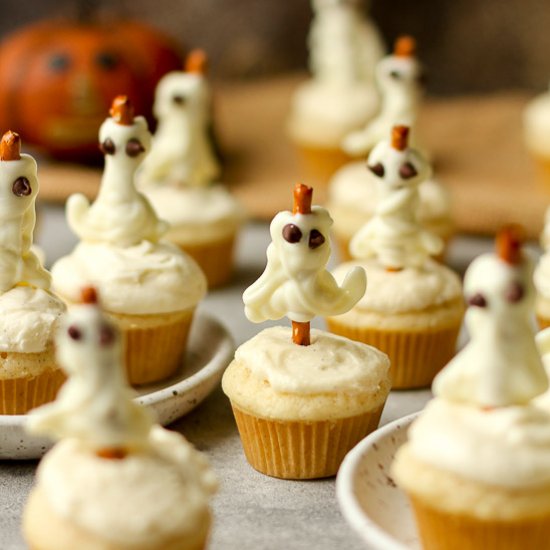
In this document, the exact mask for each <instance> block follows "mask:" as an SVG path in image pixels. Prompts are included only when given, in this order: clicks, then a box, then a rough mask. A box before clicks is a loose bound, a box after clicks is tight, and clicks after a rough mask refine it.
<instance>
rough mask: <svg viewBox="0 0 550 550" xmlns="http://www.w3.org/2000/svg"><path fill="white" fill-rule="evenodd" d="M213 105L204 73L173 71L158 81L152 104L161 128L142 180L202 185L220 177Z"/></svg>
mask: <svg viewBox="0 0 550 550" xmlns="http://www.w3.org/2000/svg"><path fill="white" fill-rule="evenodd" d="M210 108H211V98H210V90H209V87H208V83H207V81H206V79H205V77H204V76H203V75H202V74H198V73H186V72H181V71H174V72H171V73H168V74H167V75H165V76H164V77H163V78H162V79H161V80H160V81H159V83H158V85H157V89H156V94H155V104H154V107H153V110H154V113H155V116H156V117H157V119H158V128H157V131H156V133H155V136H154V138H153V144H152V148H151V152H150V153H149V154H148V155H147V157H146V159H145V162H144V163H143V166H142V169H141V173H140V175H139V176H140V181H142V182H143V183H144V184H151V185H159V184H160V185H162V184H166V183H168V184H171V185H176V186H199V187H201V186H205V185H208V184H210V183H211V182H213V181H214V180H215V179H216V178H217V177H219V175H220V166H219V164H218V161H217V160H216V156H215V154H214V151H213V148H212V143H211V139H210V135H209V132H210V124H211V119H210ZM160 212H162V213H164V212H163V211H160Z"/></svg>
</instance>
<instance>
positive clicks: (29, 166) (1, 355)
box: [0, 132, 65, 414]
mask: <svg viewBox="0 0 550 550" xmlns="http://www.w3.org/2000/svg"><path fill="white" fill-rule="evenodd" d="M20 151H21V141H20V139H19V136H18V135H17V134H16V133H14V132H7V133H5V134H4V136H3V137H2V141H1V142H0V185H1V188H2V189H3V191H2V192H1V194H0V225H1V226H2V231H1V233H0V267H1V269H0V414H24V413H26V412H27V411H29V410H30V409H32V408H34V407H37V406H38V405H42V404H44V403H47V402H48V401H52V400H53V399H54V398H55V395H56V393H57V390H58V389H59V388H60V386H61V384H62V383H63V380H64V378H65V377H64V375H63V373H62V371H61V370H60V369H59V368H58V367H57V364H56V361H55V356H54V345H53V332H54V330H55V327H56V324H57V321H58V318H59V316H60V315H61V314H62V313H63V312H64V311H65V305H64V304H63V302H62V301H61V300H60V299H59V298H57V297H56V296H55V295H54V294H53V293H52V292H50V286H51V277H50V274H49V273H48V272H47V271H46V270H45V269H44V268H43V267H42V265H41V263H40V260H39V259H38V257H37V256H36V254H35V253H34V252H33V250H32V249H31V247H32V239H33V231H34V223H35V201H36V195H37V193H38V179H37V174H36V162H35V160H34V159H33V158H32V157H31V156H30V155H25V154H21V152H20Z"/></svg>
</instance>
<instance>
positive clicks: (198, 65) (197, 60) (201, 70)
mask: <svg viewBox="0 0 550 550" xmlns="http://www.w3.org/2000/svg"><path fill="white" fill-rule="evenodd" d="M207 69H208V56H207V55H206V52H205V51H204V50H201V49H200V48H197V49H195V50H191V51H190V52H189V53H188V54H187V57H186V58H185V68H184V70H185V72H187V73H195V74H203V75H204V74H206V70H207Z"/></svg>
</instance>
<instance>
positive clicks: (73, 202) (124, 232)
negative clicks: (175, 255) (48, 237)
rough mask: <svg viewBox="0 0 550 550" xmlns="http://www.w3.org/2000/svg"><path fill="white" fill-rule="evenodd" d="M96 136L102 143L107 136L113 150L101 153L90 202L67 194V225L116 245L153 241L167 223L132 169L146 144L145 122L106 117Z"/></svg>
mask: <svg viewBox="0 0 550 550" xmlns="http://www.w3.org/2000/svg"><path fill="white" fill-rule="evenodd" d="M99 139H100V142H101V143H102V144H105V143H106V142H108V140H109V141H110V142H111V143H112V144H113V146H114V153H113V154H106V155H105V171H104V173H103V178H102V181H101V187H100V189H99V194H98V196H97V199H96V200H95V202H94V203H93V204H92V205H91V206H90V204H89V202H88V200H87V199H86V197H85V196H84V195H81V194H78V195H72V196H71V197H69V200H68V201H67V207H66V211H67V221H68V223H69V226H70V227H71V229H72V230H73V231H74V232H75V233H76V234H77V235H78V236H79V237H80V238H81V240H83V241H88V242H102V243H110V244H116V245H118V246H132V245H135V244H139V243H140V242H141V241H143V240H148V241H151V242H157V241H158V240H159V238H160V237H161V236H162V235H163V234H164V233H165V232H166V231H167V230H168V224H167V223H166V222H163V221H161V220H159V219H158V218H157V216H156V214H155V212H154V210H153V208H152V206H151V205H150V203H149V201H148V200H147V199H146V198H145V197H144V196H143V195H142V194H141V193H139V192H138V191H137V190H136V188H135V184H134V175H135V172H136V169H137V167H138V166H139V164H140V162H141V161H142V160H143V156H144V154H145V152H146V151H147V150H148V149H149V146H150V141H151V134H150V133H149V130H148V129H147V122H146V121H145V119H144V118H143V117H136V118H135V119H134V122H133V124H132V125H129V126H126V125H122V124H118V123H117V122H115V121H114V120H113V119H112V118H107V120H105V122H104V123H103V124H102V125H101V128H100V130H99ZM132 145H133V146H134V151H133V152H132ZM140 145H141V147H142V148H143V150H142V151H141V152H139V151H138V152H137V153H136V152H135V148H139V146H140Z"/></svg>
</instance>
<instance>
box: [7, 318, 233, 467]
mask: <svg viewBox="0 0 550 550" xmlns="http://www.w3.org/2000/svg"><path fill="white" fill-rule="evenodd" d="M234 351H235V346H234V343H233V339H232V338H231V336H230V335H229V333H228V332H227V330H226V329H225V328H224V327H223V326H222V325H221V324H220V323H219V322H218V321H217V320H216V319H214V318H213V317H210V316H209V315H206V314H204V313H202V314H201V313H199V314H198V315H197V317H196V318H195V320H194V321H193V327H192V329H191V334H190V338H189V345H188V349H187V356H186V359H185V366H182V368H181V370H180V371H178V372H177V373H176V374H175V375H174V376H173V377H172V378H169V379H168V380H164V381H163V382H161V383H159V384H151V385H148V386H143V387H142V388H140V391H139V392H138V393H139V396H138V397H136V400H137V401H138V402H139V403H141V404H142V405H148V406H150V407H152V408H153V409H154V410H155V412H156V413H157V418H158V420H159V422H160V423H161V424H162V425H163V426H165V425H167V424H170V423H171V422H173V421H174V420H176V419H177V418H179V417H181V416H183V415H184V414H187V413H188V412H189V411H191V410H192V409H194V408H195V407H196V406H197V405H198V404H199V403H200V402H201V401H202V400H203V399H204V398H205V397H206V396H207V395H208V394H209V393H210V392H211V391H212V390H214V388H215V387H216V386H217V384H218V383H219V381H220V379H221V377H222V374H223V371H224V370H225V367H226V366H227V365H228V363H229V361H230V360H231V358H232V357H233V352H234ZM26 418H27V417H26V416H25V415H13V416H11V415H0V459H6V458H10V459H27V458H39V457H41V456H42V455H43V454H44V453H45V452H46V451H47V450H48V448H49V447H50V446H51V441H49V440H48V439H45V438H39V437H36V436H30V435H29V434H27V432H26V431H25V423H26Z"/></svg>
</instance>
